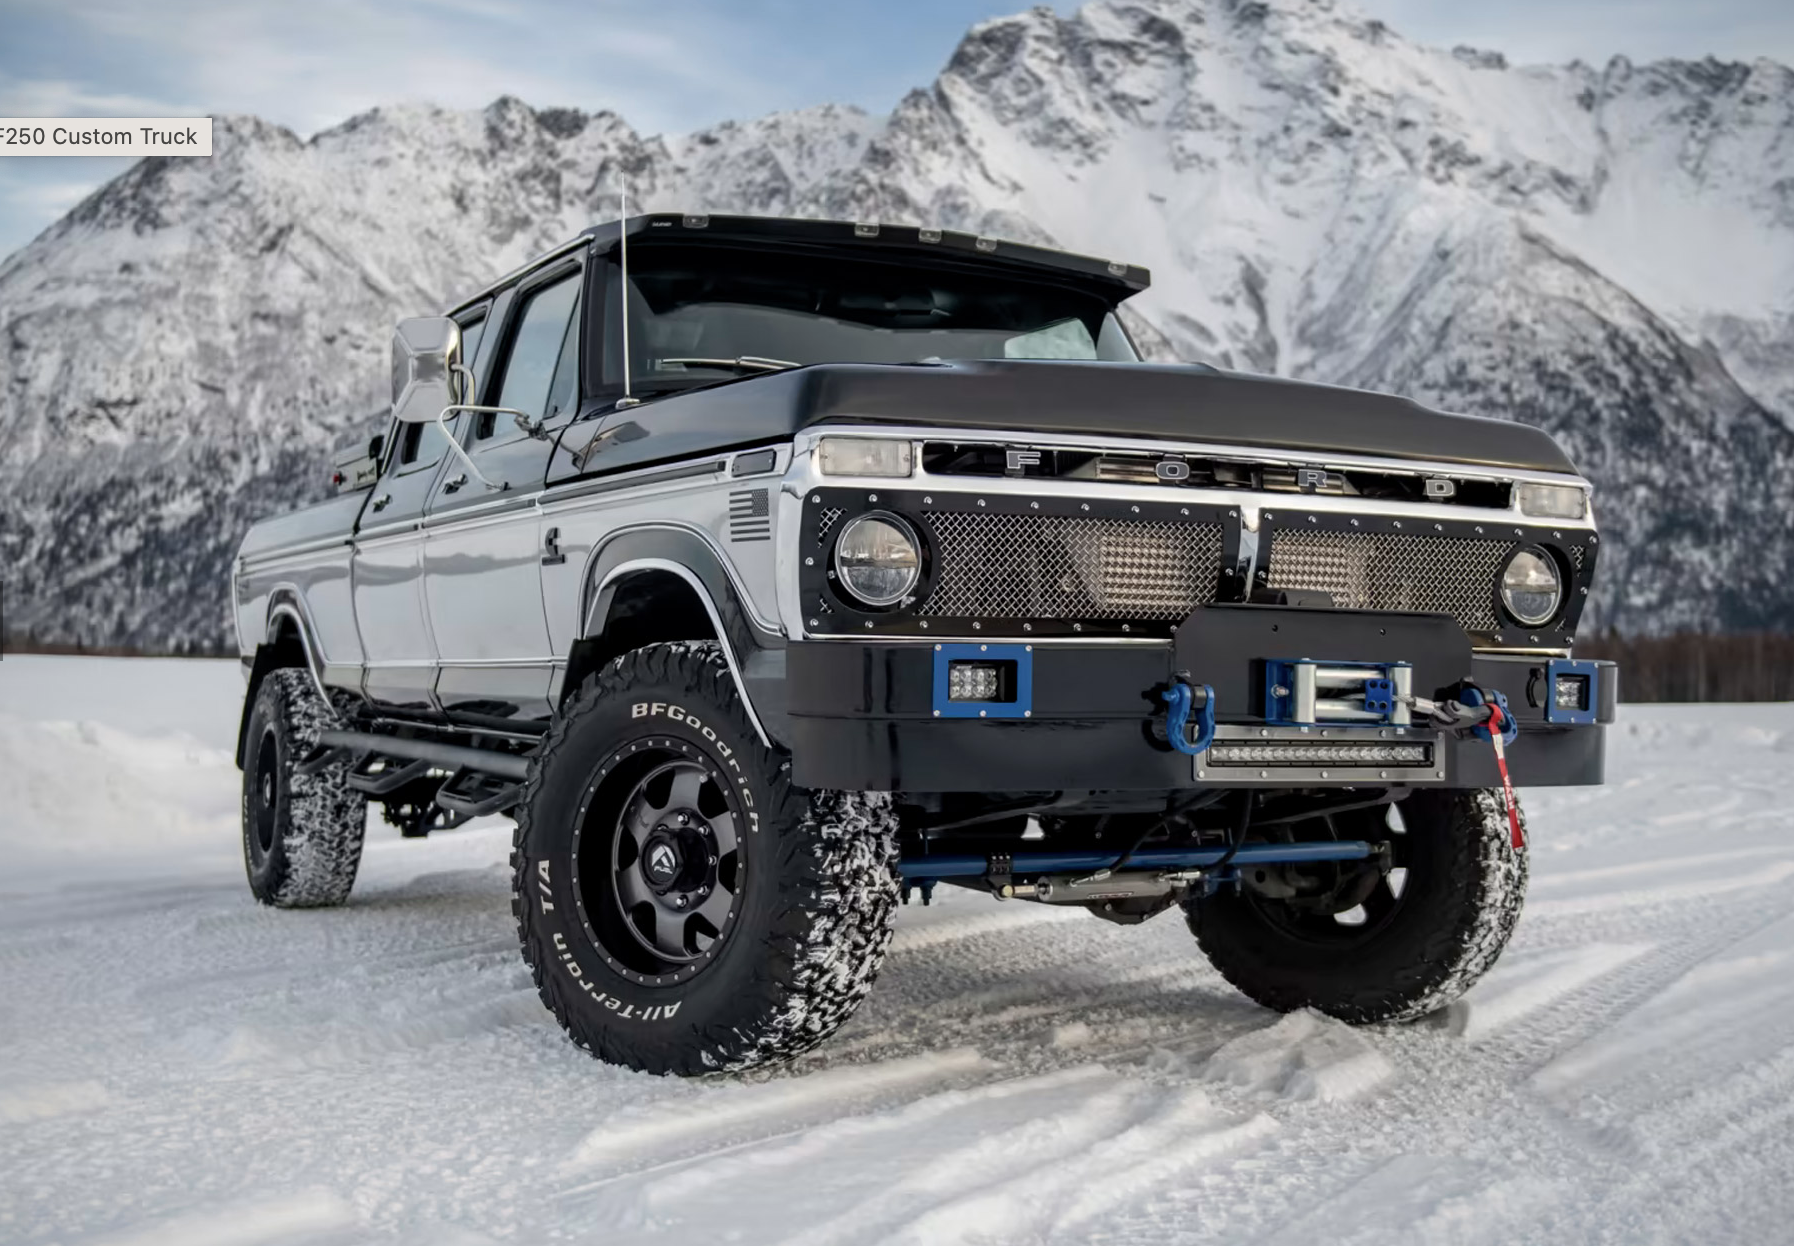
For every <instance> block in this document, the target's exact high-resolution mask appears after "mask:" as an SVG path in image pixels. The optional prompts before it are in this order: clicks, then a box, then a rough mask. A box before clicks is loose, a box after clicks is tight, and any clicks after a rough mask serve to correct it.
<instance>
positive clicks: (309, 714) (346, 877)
mask: <svg viewBox="0 0 1794 1246" xmlns="http://www.w3.org/2000/svg"><path fill="white" fill-rule="evenodd" d="M336 725H338V718H337V713H336V710H335V708H334V707H332V706H331V704H330V703H329V702H328V701H326V700H324V698H323V697H321V696H319V695H318V689H317V686H316V685H315V684H313V683H312V681H311V676H310V675H309V674H307V673H306V672H305V671H302V670H296V669H292V668H285V669H281V670H275V671H269V672H268V674H267V677H266V678H264V679H263V680H262V683H261V687H260V688H259V689H258V690H257V692H256V697H255V708H254V709H253V710H252V711H251V712H250V716H249V731H248V734H247V736H246V742H247V745H248V748H247V753H246V756H245V757H244V763H243V864H244V868H245V869H246V870H247V871H248V874H249V889H250V891H252V892H254V893H255V898H256V899H258V900H260V901H261V902H262V903H263V904H272V905H275V906H276V907H278V908H287V909H297V908H319V907H323V906H325V905H333V904H341V903H342V902H343V901H344V900H347V899H348V898H349V889H350V888H351V887H353V886H354V885H355V871H356V870H357V869H358V868H359V867H360V865H361V840H362V836H363V834H364V833H365V832H366V830H367V805H366V804H365V802H364V801H363V800H362V798H361V795H360V794H359V793H358V792H356V791H355V790H354V789H353V788H351V787H350V786H349V785H348V782H347V779H348V774H349V761H348V760H347V759H346V758H343V759H339V760H337V761H334V762H332V763H331V764H330V765H328V766H324V767H322V768H321V769H318V770H315V771H313V772H312V773H310V774H297V773H295V770H296V768H297V767H298V765H299V763H300V762H302V761H304V760H305V758H306V756H307V755H308V754H309V753H311V751H312V750H313V749H314V748H315V747H316V746H317V742H318V733H319V732H321V731H323V730H325V729H326V728H328V727H332V726H336Z"/></svg>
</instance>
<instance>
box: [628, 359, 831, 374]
mask: <svg viewBox="0 0 1794 1246" xmlns="http://www.w3.org/2000/svg"><path fill="white" fill-rule="evenodd" d="M658 362H659V363H660V365H661V366H662V367H665V366H666V365H667V364H673V365H675V366H678V367H683V368H728V369H729V370H730V371H732V372H783V371H784V370H785V369H786V368H801V367H803V365H802V364H801V363H798V362H796V361H795V360H792V359H766V358H763V357H762V356H760V355H737V356H736V357H735V358H733V359H694V358H688V359H662V360H659V361H658Z"/></svg>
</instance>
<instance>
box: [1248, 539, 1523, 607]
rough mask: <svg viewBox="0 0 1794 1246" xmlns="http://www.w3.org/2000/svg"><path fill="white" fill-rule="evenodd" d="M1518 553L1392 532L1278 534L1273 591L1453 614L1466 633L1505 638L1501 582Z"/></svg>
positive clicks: (1500, 545) (1270, 579) (1504, 546)
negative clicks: (1511, 555) (1498, 594)
mask: <svg viewBox="0 0 1794 1246" xmlns="http://www.w3.org/2000/svg"><path fill="white" fill-rule="evenodd" d="M1512 548H1513V546H1512V545H1511V544H1510V543H1509V542H1506V541H1476V540H1460V539H1458V538H1455V537H1437V536H1415V535H1408V534H1405V533H1386V532H1377V533H1372V532H1323V531H1304V530H1300V529H1297V530H1283V529H1279V530H1277V531H1276V532H1274V533H1272V535H1271V562H1270V568H1269V575H1268V576H1267V578H1266V580H1265V585H1266V587H1267V588H1272V589H1279V588H1281V589H1290V590H1292V591H1293V590H1306V591H1309V592H1322V593H1327V594H1330V595H1331V596H1332V598H1333V604H1334V605H1335V606H1338V607H1341V608H1343V609H1348V610H1420V611H1427V612H1430V613H1435V614H1449V615H1451V616H1452V617H1453V618H1455V619H1456V620H1457V621H1458V622H1459V624H1461V625H1462V626H1463V628H1464V630H1465V631H1467V632H1494V631H1498V630H1499V629H1500V626H1501V621H1500V620H1499V619H1498V618H1497V617H1496V615H1495V580H1496V576H1497V575H1498V574H1499V573H1500V571H1501V565H1502V560H1503V558H1505V557H1506V555H1507V553H1508V551H1509V550H1511V549H1512Z"/></svg>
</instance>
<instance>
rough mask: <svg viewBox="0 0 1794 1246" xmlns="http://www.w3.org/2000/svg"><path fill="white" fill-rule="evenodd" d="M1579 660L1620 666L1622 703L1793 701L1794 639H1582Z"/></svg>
mask: <svg viewBox="0 0 1794 1246" xmlns="http://www.w3.org/2000/svg"><path fill="white" fill-rule="evenodd" d="M1576 656H1577V657H1579V658H1609V659H1611V660H1613V661H1615V662H1618V663H1619V664H1620V700H1622V701H1794V635H1791V634H1788V633H1785V632H1731V633H1724V634H1707V633H1703V632H1677V633H1675V634H1674V635H1670V636H1621V635H1619V634H1617V633H1614V632H1605V633H1593V634H1584V635H1583V636H1581V637H1579V638H1578V639H1577V641H1576Z"/></svg>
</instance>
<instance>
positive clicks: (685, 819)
mask: <svg viewBox="0 0 1794 1246" xmlns="http://www.w3.org/2000/svg"><path fill="white" fill-rule="evenodd" d="M690 821H691V816H690V815H689V814H684V813H682V814H680V815H679V825H680V826H684V825H686V824H687V823H689V822H690Z"/></svg>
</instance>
